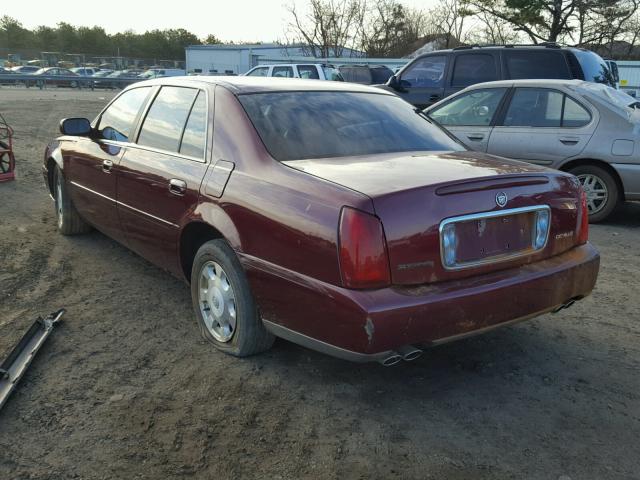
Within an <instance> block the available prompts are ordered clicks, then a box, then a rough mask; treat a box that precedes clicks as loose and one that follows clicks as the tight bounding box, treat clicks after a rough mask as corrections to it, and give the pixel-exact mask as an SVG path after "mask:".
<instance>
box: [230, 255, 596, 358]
mask: <svg viewBox="0 0 640 480" xmlns="http://www.w3.org/2000/svg"><path fill="white" fill-rule="evenodd" d="M240 259H241V261H242V263H243V265H244V267H245V269H246V271H247V275H248V277H249V281H250V283H251V286H252V290H253V293H254V295H255V296H256V299H257V301H258V305H259V308H260V311H261V313H262V316H263V319H264V321H265V325H266V327H267V328H268V329H269V330H270V331H272V332H273V333H274V334H275V335H277V336H279V337H283V338H286V339H288V340H290V341H293V342H296V343H299V344H302V345H304V346H306V347H309V348H313V349H315V350H319V351H322V352H325V353H328V354H331V355H334V356H337V357H340V358H345V359H348V360H353V361H375V360H381V359H383V358H385V357H386V356H388V355H389V354H390V353H392V352H393V351H395V350H396V349H398V348H401V347H405V346H408V345H436V344H439V343H443V342H446V341H450V340H455V339H458V338H462V337H465V336H468V335H473V334H477V333H482V332H484V331H487V330H489V329H492V328H496V327H499V326H503V325H506V324H509V323H514V322H517V321H521V320H526V319H529V318H532V317H535V316H537V315H541V314H543V313H546V312H550V311H554V310H556V309H558V308H559V307H562V306H563V305H565V304H567V303H568V302H570V301H572V300H575V299H580V298H582V297H584V296H586V295H588V294H589V293H590V292H591V290H592V289H593V287H594V285H595V282H596V278H597V276H598V269H599V261H600V257H599V254H598V252H597V250H596V249H595V248H594V247H593V246H592V245H590V244H586V245H582V246H580V247H576V248H573V249H572V250H570V251H568V252H565V253H563V254H561V255H558V256H555V257H552V258H549V259H547V260H543V261H540V262H536V263H534V264H530V265H524V266H521V267H518V268H513V269H509V270H502V271H499V272H493V273H490V274H485V275H480V276H475V277H471V278H466V279H462V280H456V281H451V282H442V283H437V284H432V285H423V286H416V287H390V288H384V289H379V290H369V291H362V290H349V289H344V288H341V287H337V286H334V285H330V284H326V283H323V282H320V281H317V280H315V279H311V278H309V277H303V276H300V275H298V274H295V273H292V272H290V271H285V270H283V269H281V268H280V267H277V266H275V265H273V264H267V263H265V262H263V261H261V260H259V259H256V258H254V257H249V256H246V255H242V254H240Z"/></svg>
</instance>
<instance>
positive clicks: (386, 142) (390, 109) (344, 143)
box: [238, 92, 464, 161]
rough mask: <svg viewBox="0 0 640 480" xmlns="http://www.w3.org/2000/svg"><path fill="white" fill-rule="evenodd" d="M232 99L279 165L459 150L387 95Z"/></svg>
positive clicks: (274, 95) (248, 96)
mask: <svg viewBox="0 0 640 480" xmlns="http://www.w3.org/2000/svg"><path fill="white" fill-rule="evenodd" d="M238 98H239V100H240V103H242V106H243V107H244V109H245V110H246V112H247V114H248V115H249V118H250V119H251V121H252V122H253V125H254V127H255V128H256V130H257V131H258V134H259V135H260V137H261V138H262V141H263V142H264V144H265V146H266V148H267V150H269V153H270V154H271V156H273V157H274V158H275V159H276V160H280V161H287V160H303V159H308V158H327V157H346V156H355V155H373V154H377V153H389V152H407V151H452V150H453V151H459V150H464V148H463V147H462V146H461V145H460V144H458V143H457V142H455V141H454V140H453V139H451V138H450V137H449V136H448V135H447V134H446V133H445V132H444V131H443V130H442V129H440V127H437V126H435V125H434V124H432V123H431V122H429V121H428V120H427V119H426V118H425V117H424V116H422V115H421V114H419V113H417V112H416V110H415V109H414V108H413V107H412V106H411V105H409V104H408V103H406V102H405V101H404V100H402V99H400V98H398V97H395V96H392V95H386V94H376V93H352V92H278V93H261V94H244V95H239V97H238Z"/></svg>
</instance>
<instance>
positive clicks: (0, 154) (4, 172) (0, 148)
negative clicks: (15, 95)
mask: <svg viewBox="0 0 640 480" xmlns="http://www.w3.org/2000/svg"><path fill="white" fill-rule="evenodd" d="M15 167H16V159H15V156H14V154H13V129H12V128H11V127H10V126H9V124H8V123H7V121H6V120H5V119H4V117H3V116H2V114H0V182H6V181H8V180H13V179H14V178H16V174H15Z"/></svg>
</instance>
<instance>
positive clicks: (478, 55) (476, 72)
mask: <svg viewBox="0 0 640 480" xmlns="http://www.w3.org/2000/svg"><path fill="white" fill-rule="evenodd" d="M451 61H452V62H453V65H452V66H451V75H449V78H448V80H447V83H446V87H445V92H444V94H445V97H448V96H449V95H452V94H454V93H456V92H458V91H460V90H462V89H463V88H466V87H468V86H470V85H475V84H476V83H482V82H491V81H494V80H499V79H500V74H499V71H500V55H499V52H498V51H497V50H496V51H491V50H485V51H473V52H469V53H456V54H454V55H452V56H451Z"/></svg>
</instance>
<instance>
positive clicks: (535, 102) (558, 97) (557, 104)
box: [504, 88, 564, 127]
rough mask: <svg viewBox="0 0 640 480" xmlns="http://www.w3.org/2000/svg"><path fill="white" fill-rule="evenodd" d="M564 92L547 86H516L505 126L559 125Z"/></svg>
mask: <svg viewBox="0 0 640 480" xmlns="http://www.w3.org/2000/svg"><path fill="white" fill-rule="evenodd" d="M563 99H564V94H562V93H560V92H558V91H556V90H549V89H547V88H516V91H515V93H514V95H513V98H512V99H511V105H509V109H508V110H507V114H506V116H505V119H504V125H505V126H507V127H559V126H560V123H561V117H562V102H563Z"/></svg>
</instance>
